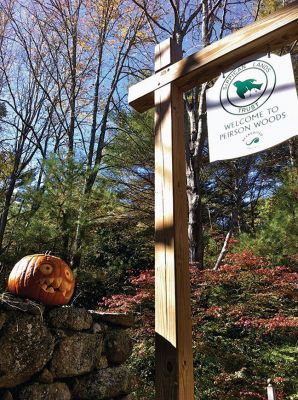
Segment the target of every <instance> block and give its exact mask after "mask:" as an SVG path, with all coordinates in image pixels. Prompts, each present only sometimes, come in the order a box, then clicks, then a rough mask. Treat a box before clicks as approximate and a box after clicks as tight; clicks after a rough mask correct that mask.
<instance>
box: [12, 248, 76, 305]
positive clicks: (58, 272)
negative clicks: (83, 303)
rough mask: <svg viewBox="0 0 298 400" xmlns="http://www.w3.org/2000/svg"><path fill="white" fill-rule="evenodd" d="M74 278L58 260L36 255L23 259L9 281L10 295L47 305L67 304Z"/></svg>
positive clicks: (61, 261)
mask: <svg viewBox="0 0 298 400" xmlns="http://www.w3.org/2000/svg"><path fill="white" fill-rule="evenodd" d="M74 286H75V278H74V275H73V273H72V271H71V269H70V268H69V266H68V265H67V264H66V263H65V262H64V261H63V260H61V258H59V257H54V256H51V255H47V254H33V255H30V256H26V257H23V258H22V259H21V260H20V261H19V262H18V263H17V264H16V265H15V266H14V267H13V269H12V271H11V273H10V275H9V278H8V290H9V292H10V293H13V294H15V295H18V296H21V297H27V298H29V299H32V300H39V301H40V302H42V303H43V304H47V305H59V304H60V305H62V304H67V303H68V302H69V300H70V299H71V296H72V295H73V291H74Z"/></svg>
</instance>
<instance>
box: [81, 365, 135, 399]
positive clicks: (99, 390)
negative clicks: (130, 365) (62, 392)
mask: <svg viewBox="0 0 298 400" xmlns="http://www.w3.org/2000/svg"><path fill="white" fill-rule="evenodd" d="M132 382H133V379H132V376H131V374H130V373H129V371H128V370H127V368H126V367H124V366H121V367H116V368H107V369H104V370H101V371H97V372H95V373H92V374H90V375H87V376H83V377H79V378H78V379H77V383H76V385H75V387H74V390H73V397H74V398H75V399H77V400H94V399H96V400H104V399H111V398H113V397H118V396H124V395H126V394H129V393H130V392H131V388H132Z"/></svg>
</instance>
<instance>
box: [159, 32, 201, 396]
mask: <svg viewBox="0 0 298 400" xmlns="http://www.w3.org/2000/svg"><path fill="white" fill-rule="evenodd" d="M181 55H182V51H181V49H180V47H178V45H177V44H176V43H175V42H174V41H173V40H172V39H167V40H165V41H164V42H162V43H160V44H159V45H158V46H156V51H155V69H156V72H157V71H159V70H161V69H162V70H163V71H164V73H165V74H166V73H167V72H169V71H170V65H171V64H172V63H174V62H176V61H178V60H179V59H180V58H181ZM154 102H155V232H156V238H155V240H156V247H155V282H156V283H155V331H156V399H157V400H193V398H194V382H193V357H192V333H191V332H192V323H191V304H190V282H189V266H188V237H187V220H188V214H187V199H186V174H185V144H184V102H183V93H182V92H181V91H180V90H179V89H178V88H177V87H176V86H175V84H173V83H170V84H167V85H165V86H163V87H161V88H160V89H157V90H155V93H154Z"/></svg>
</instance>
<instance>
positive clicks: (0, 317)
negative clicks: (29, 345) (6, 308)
mask: <svg viewBox="0 0 298 400" xmlns="http://www.w3.org/2000/svg"><path fill="white" fill-rule="evenodd" d="M5 321H6V314H5V313H4V312H3V311H0V329H2V327H3V325H4V324H5Z"/></svg>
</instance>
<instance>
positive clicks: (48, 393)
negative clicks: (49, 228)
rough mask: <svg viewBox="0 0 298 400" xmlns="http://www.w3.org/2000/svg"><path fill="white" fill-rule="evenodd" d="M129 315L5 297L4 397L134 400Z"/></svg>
mask: <svg viewBox="0 0 298 400" xmlns="http://www.w3.org/2000/svg"><path fill="white" fill-rule="evenodd" d="M132 324H133V320H132V317H131V316H130V315H127V314H109V313H98V312H95V311H88V310H85V309H82V308H74V307H55V308H45V307H43V306H41V305H39V304H37V303H35V302H32V301H29V300H22V299H18V298H16V297H13V296H11V295H8V294H6V293H3V294H1V295H0V399H1V400H12V399H13V400H69V399H73V400H76V399H78V400H80V399H86V400H88V399H90V400H91V399H92V400H95V399H96V400H103V399H123V400H124V399H130V398H131V397H130V395H129V394H130V392H131V388H132V384H133V377H132V375H131V373H130V372H129V369H128V368H127V367H126V366H125V365H124V363H125V361H126V360H127V359H128V357H129V356H130V354H131V351H132V342H131V340H130V338H129V334H128V333H127V330H126V328H129V327H130V326H131V325H132Z"/></svg>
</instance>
